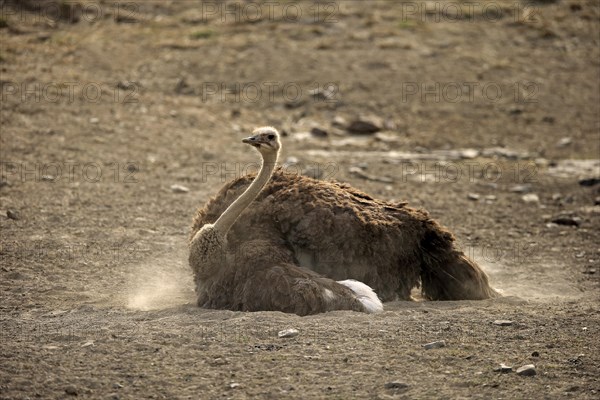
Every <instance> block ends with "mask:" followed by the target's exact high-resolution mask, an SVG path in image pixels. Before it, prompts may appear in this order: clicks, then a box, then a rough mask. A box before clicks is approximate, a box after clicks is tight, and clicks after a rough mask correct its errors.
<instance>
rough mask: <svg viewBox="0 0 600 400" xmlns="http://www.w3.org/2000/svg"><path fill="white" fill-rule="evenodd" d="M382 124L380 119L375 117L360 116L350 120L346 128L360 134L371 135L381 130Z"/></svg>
mask: <svg viewBox="0 0 600 400" xmlns="http://www.w3.org/2000/svg"><path fill="white" fill-rule="evenodd" d="M381 125H382V124H381V123H380V122H379V121H375V120H374V119H366V118H359V119H357V120H354V121H352V122H350V124H349V125H348V127H347V128H346V130H347V131H348V132H350V133H354V134H358V135H370V134H373V133H376V132H379V131H380V130H381V129H382V128H381Z"/></svg>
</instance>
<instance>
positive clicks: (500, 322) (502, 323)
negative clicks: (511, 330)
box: [493, 319, 513, 326]
mask: <svg viewBox="0 0 600 400" xmlns="http://www.w3.org/2000/svg"><path fill="white" fill-rule="evenodd" d="M493 324H494V325H498V326H511V325H512V324H513V322H512V321H509V320H507V319H497V320H495V321H494V322H493Z"/></svg>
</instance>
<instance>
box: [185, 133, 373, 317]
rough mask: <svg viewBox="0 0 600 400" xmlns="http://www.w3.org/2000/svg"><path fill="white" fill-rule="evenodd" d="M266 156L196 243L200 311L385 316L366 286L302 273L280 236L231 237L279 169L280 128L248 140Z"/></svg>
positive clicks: (248, 233) (193, 259)
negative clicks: (339, 312) (351, 312)
mask: <svg viewBox="0 0 600 400" xmlns="http://www.w3.org/2000/svg"><path fill="white" fill-rule="evenodd" d="M243 142H244V143H246V144H249V145H251V146H253V147H254V148H256V149H257V150H258V152H259V153H260V154H261V156H262V165H261V169H260V172H259V173H258V175H257V176H256V177H255V179H254V180H253V182H252V183H250V184H249V185H247V187H246V188H245V190H244V191H243V192H242V193H239V196H236V199H235V201H232V202H231V203H230V204H228V207H227V208H226V209H224V210H223V211H222V212H220V213H219V216H218V218H215V220H214V221H211V222H208V221H207V222H206V223H203V224H202V226H199V227H198V229H196V230H195V231H194V233H193V236H192V239H191V241H190V255H189V263H190V266H191V267H192V270H193V272H194V278H195V283H196V292H197V295H198V305H199V306H201V307H204V308H216V309H229V310H234V311H235V310H237V311H283V312H288V313H295V314H298V315H308V314H315V313H320V312H326V311H332V310H354V311H363V312H367V313H374V312H379V311H382V310H383V305H382V304H381V301H380V300H379V298H378V297H377V295H376V294H375V292H373V290H372V289H371V288H370V287H368V286H367V285H365V284H364V283H362V282H358V281H356V280H352V279H345V280H342V281H340V282H336V281H334V280H332V279H329V278H326V277H323V276H321V275H319V274H318V273H317V272H314V271H311V270H308V269H305V268H301V267H300V266H298V265H297V264H296V262H295V258H294V255H293V253H292V252H291V251H290V250H289V249H288V248H287V247H286V246H285V245H284V244H283V243H282V242H281V240H280V239H279V238H277V237H276V236H269V235H268V234H267V233H266V232H262V233H261V234H259V233H258V232H257V231H256V230H254V229H252V227H248V226H247V227H246V230H245V231H244V232H242V230H240V229H236V236H235V239H236V240H235V241H233V242H230V240H229V236H228V232H230V231H231V230H232V227H237V225H238V224H239V223H238V222H236V221H237V220H238V217H239V216H240V214H242V212H243V211H244V210H246V209H247V208H248V206H249V205H250V204H251V203H252V201H253V200H254V199H255V198H256V196H257V195H259V193H260V191H261V189H262V188H263V187H264V186H265V185H266V184H267V182H268V181H269V179H270V178H271V176H272V173H273V170H274V169H275V166H276V164H277V158H278V155H279V149H280V147H281V143H280V140H279V135H278V133H277V131H276V130H275V129H274V128H271V127H263V128H257V129H255V130H254V131H253V136H251V137H249V138H246V139H244V140H243Z"/></svg>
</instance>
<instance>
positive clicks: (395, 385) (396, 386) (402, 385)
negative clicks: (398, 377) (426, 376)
mask: <svg viewBox="0 0 600 400" xmlns="http://www.w3.org/2000/svg"><path fill="white" fill-rule="evenodd" d="M385 388H386V389H407V388H408V385H407V384H406V383H404V382H400V381H393V382H388V383H386V384H385Z"/></svg>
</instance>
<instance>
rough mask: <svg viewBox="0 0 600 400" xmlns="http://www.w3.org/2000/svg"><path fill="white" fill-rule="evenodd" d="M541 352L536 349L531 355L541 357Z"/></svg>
mask: <svg viewBox="0 0 600 400" xmlns="http://www.w3.org/2000/svg"><path fill="white" fill-rule="evenodd" d="M539 356H540V353H539V352H538V351H534V352H533V353H531V357H539Z"/></svg>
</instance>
